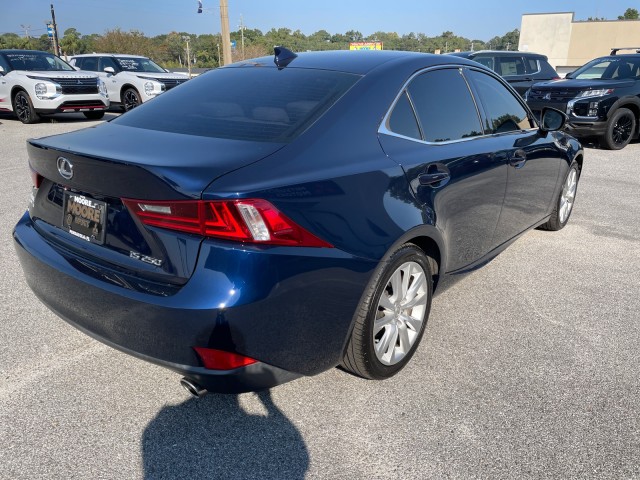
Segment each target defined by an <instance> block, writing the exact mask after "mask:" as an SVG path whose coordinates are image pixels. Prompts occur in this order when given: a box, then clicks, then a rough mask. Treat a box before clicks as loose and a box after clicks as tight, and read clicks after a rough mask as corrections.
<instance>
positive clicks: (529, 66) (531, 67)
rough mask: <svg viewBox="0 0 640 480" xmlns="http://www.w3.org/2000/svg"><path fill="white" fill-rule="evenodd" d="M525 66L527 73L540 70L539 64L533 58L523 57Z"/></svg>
mask: <svg viewBox="0 0 640 480" xmlns="http://www.w3.org/2000/svg"><path fill="white" fill-rule="evenodd" d="M525 67H526V72H527V73H538V72H539V71H540V64H539V62H538V60H536V59H535V58H526V57H525Z"/></svg>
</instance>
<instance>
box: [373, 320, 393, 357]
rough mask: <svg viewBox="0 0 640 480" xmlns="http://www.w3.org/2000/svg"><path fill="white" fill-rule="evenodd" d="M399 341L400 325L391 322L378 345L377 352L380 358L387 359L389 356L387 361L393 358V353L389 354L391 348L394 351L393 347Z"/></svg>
mask: <svg viewBox="0 0 640 480" xmlns="http://www.w3.org/2000/svg"><path fill="white" fill-rule="evenodd" d="M397 341H398V327H397V326H396V325H394V324H390V325H389V327H388V328H386V329H385V331H384V334H383V335H382V338H381V339H380V341H379V342H378V344H377V345H376V353H377V354H378V358H381V359H385V358H384V357H387V358H386V360H387V362H388V361H390V360H391V356H392V355H387V353H389V350H391V353H393V348H395V346H396V342H397Z"/></svg>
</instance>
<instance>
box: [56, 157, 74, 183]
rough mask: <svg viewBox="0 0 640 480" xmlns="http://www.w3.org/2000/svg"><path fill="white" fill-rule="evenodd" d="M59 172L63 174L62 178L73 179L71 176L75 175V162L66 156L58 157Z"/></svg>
mask: <svg viewBox="0 0 640 480" xmlns="http://www.w3.org/2000/svg"><path fill="white" fill-rule="evenodd" d="M58 172H59V173H60V175H62V178H65V179H67V180H71V177H73V163H71V162H70V161H69V160H67V159H66V158H64V157H58Z"/></svg>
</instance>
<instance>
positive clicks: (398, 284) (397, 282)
mask: <svg viewBox="0 0 640 480" xmlns="http://www.w3.org/2000/svg"><path fill="white" fill-rule="evenodd" d="M390 281H391V289H392V290H393V292H392V295H391V297H390V300H391V301H392V302H397V301H398V299H400V298H402V296H401V295H402V275H401V273H400V269H398V270H396V271H395V272H393V275H392V276H391V279H390Z"/></svg>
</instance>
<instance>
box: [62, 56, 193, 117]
mask: <svg viewBox="0 0 640 480" xmlns="http://www.w3.org/2000/svg"><path fill="white" fill-rule="evenodd" d="M69 63H71V65H73V66H75V67H77V68H80V69H81V70H86V71H90V72H96V73H97V74H98V75H99V76H100V78H101V79H102V80H103V81H104V82H105V84H106V85H107V91H108V92H109V99H110V100H111V103H112V104H115V105H120V106H121V107H122V108H124V110H125V111H127V110H131V109H132V108H135V107H137V106H138V105H140V104H141V103H144V102H146V101H148V100H151V99H152V98H155V97H157V96H158V95H160V94H161V93H163V92H165V91H167V90H169V89H171V88H173V87H176V86H178V85H180V84H182V83H184V82H186V81H187V80H188V77H187V76H186V75H181V74H175V73H170V72H168V71H167V70H165V69H164V68H162V67H161V66H160V65H158V64H157V63H155V62H154V61H153V60H150V59H149V58H146V57H141V56H137V55H120V54H113V53H92V54H88V55H76V56H73V57H71V59H70V61H69Z"/></svg>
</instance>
